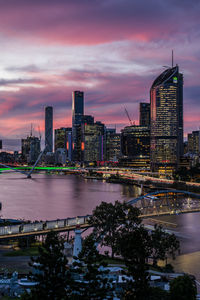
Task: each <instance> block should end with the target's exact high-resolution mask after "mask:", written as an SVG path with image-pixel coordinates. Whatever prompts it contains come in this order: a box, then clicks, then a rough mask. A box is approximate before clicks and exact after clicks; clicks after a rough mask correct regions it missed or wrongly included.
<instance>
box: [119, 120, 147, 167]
mask: <svg viewBox="0 0 200 300" xmlns="http://www.w3.org/2000/svg"><path fill="white" fill-rule="evenodd" d="M121 153H122V158H121V165H124V166H130V167H134V168H139V169H140V168H145V169H149V164H150V128H149V127H148V126H140V125H139V126H137V125H132V126H126V127H125V128H124V129H122V130H121Z"/></svg>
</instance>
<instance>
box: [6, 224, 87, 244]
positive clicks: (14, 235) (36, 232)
mask: <svg viewBox="0 0 200 300" xmlns="http://www.w3.org/2000/svg"><path fill="white" fill-rule="evenodd" d="M79 226H80V228H81V229H85V228H89V227H90V226H91V225H89V224H88V223H85V224H82V225H79ZM76 227H77V225H71V226H66V227H62V228H53V229H45V230H34V231H30V232H20V233H11V234H5V235H0V240H3V239H15V238H20V237H28V236H37V235H45V234H47V233H48V232H50V231H52V230H53V231H56V232H67V231H71V230H75V229H76Z"/></svg>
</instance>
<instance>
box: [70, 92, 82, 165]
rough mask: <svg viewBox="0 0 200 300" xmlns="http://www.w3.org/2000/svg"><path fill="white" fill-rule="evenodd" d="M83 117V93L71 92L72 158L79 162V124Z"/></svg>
mask: <svg viewBox="0 0 200 300" xmlns="http://www.w3.org/2000/svg"><path fill="white" fill-rule="evenodd" d="M83 115H84V93H83V92H81V91H74V92H72V141H73V142H72V149H73V155H72V158H73V160H74V161H80V160H81V124H82V119H83Z"/></svg>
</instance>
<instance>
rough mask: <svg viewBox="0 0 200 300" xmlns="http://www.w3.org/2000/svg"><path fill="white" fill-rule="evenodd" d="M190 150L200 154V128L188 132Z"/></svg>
mask: <svg viewBox="0 0 200 300" xmlns="http://www.w3.org/2000/svg"><path fill="white" fill-rule="evenodd" d="M188 152H190V153H192V154H200V130H196V131H192V133H189V134H188Z"/></svg>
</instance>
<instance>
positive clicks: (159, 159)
mask: <svg viewBox="0 0 200 300" xmlns="http://www.w3.org/2000/svg"><path fill="white" fill-rule="evenodd" d="M150 97H151V142H150V143H151V147H150V151H151V168H152V170H159V169H160V168H163V167H164V168H165V169H166V167H168V168H172V169H174V168H177V166H178V163H179V159H180V156H181V155H182V153H183V74H181V73H179V68H178V66H177V65H176V66H175V67H172V68H168V69H166V70H165V71H164V72H163V73H162V74H161V75H159V76H158V77H157V78H156V80H155V81H154V82H153V84H152V87H151V90H150Z"/></svg>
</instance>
